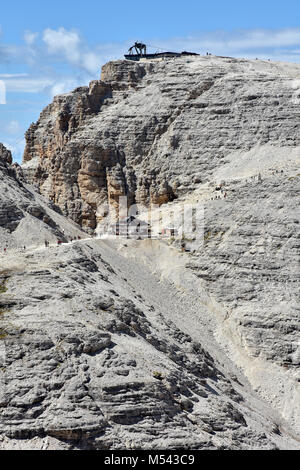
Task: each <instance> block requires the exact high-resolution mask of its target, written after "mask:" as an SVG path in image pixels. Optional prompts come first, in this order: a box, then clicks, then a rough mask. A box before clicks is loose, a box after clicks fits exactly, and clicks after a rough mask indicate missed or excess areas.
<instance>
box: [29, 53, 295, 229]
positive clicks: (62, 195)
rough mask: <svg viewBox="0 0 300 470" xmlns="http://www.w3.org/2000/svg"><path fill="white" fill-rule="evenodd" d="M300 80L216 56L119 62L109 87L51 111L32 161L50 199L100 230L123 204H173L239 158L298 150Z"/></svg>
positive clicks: (57, 102)
mask: <svg viewBox="0 0 300 470" xmlns="http://www.w3.org/2000/svg"><path fill="white" fill-rule="evenodd" d="M298 74H299V66H296V65H292V64H287V65H286V64H276V63H275V64H274V63H270V62H262V61H246V60H242V59H229V58H214V57H195V58H194V57H193V58H184V59H176V60H173V59H172V60H166V61H164V62H157V63H154V62H151V63H134V62H130V61H117V62H110V63H108V64H106V65H105V66H104V67H103V70H102V77H101V78H102V80H101V81H94V82H92V83H91V84H90V86H89V87H82V88H78V89H76V90H74V92H72V93H68V94H65V95H62V96H57V97H56V98H55V99H54V101H53V103H52V104H51V105H50V106H48V107H47V108H46V109H45V110H44V111H43V112H42V114H41V116H40V119H39V120H38V122H37V123H36V124H33V125H32V126H31V128H30V129H29V130H28V132H27V135H26V140H27V145H26V149H25V154H24V162H29V161H30V160H32V161H33V162H34V164H33V167H34V169H35V171H34V176H33V180H34V181H35V182H36V183H37V184H38V185H39V188H40V191H41V193H42V194H44V195H46V196H47V197H49V198H50V199H52V200H53V201H54V202H55V203H56V204H57V205H58V206H59V207H60V208H61V209H62V211H63V212H64V214H66V215H68V216H70V217H71V218H72V219H73V220H75V221H76V222H78V223H79V224H81V225H82V226H83V227H85V228H88V229H90V230H93V229H95V228H96V225H97V208H98V207H99V206H100V207H101V205H103V204H104V203H106V202H109V203H111V204H114V205H116V203H117V202H116V201H117V198H118V196H119V195H127V196H128V198H129V202H137V203H142V204H149V203H150V202H152V203H159V204H161V203H165V202H168V201H172V200H173V199H174V198H176V197H180V196H181V195H183V194H185V193H186V192H187V191H191V190H193V189H195V188H196V187H197V186H199V185H200V184H201V183H203V182H207V181H210V180H212V179H213V178H214V173H215V171H216V170H217V169H219V168H221V167H222V166H223V165H224V163H225V162H226V159H227V158H228V156H231V155H233V153H234V152H236V151H239V152H241V153H242V152H246V151H249V150H250V149H252V148H254V147H255V146H262V145H265V144H267V143H272V146H274V147H276V148H283V147H289V148H295V147H296V146H298V145H299V139H300V137H299V132H297V129H298V123H299V116H298V105H297V101H295V99H294V98H295V96H296V94H295V93H296V92H297V90H295V83H296V81H295V79H296V77H297V76H298ZM27 165H28V164H27ZM25 168H26V164H25ZM25 168H24V169H25ZM31 168H32V165H31Z"/></svg>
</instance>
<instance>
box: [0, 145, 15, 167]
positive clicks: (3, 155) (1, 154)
mask: <svg viewBox="0 0 300 470" xmlns="http://www.w3.org/2000/svg"><path fill="white" fill-rule="evenodd" d="M0 159H1V160H3V161H4V162H5V163H8V164H11V163H12V155H11V151H10V150H8V149H7V148H6V147H4V145H3V144H1V143H0Z"/></svg>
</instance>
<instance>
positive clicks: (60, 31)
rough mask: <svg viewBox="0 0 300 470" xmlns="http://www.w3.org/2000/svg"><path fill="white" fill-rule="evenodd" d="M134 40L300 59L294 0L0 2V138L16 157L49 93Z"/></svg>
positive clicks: (96, 69) (78, 79) (84, 79)
mask: <svg viewBox="0 0 300 470" xmlns="http://www.w3.org/2000/svg"><path fill="white" fill-rule="evenodd" d="M137 39H138V40H141V41H143V42H145V43H146V44H149V45H151V46H156V47H161V48H166V49H168V50H176V51H177V50H178V51H181V50H192V51H195V52H198V53H203V54H205V53H206V52H207V51H209V52H211V53H213V54H217V55H218V54H220V55H223V54H226V55H231V56H235V57H249V58H255V57H259V58H262V59H265V58H271V59H273V60H284V61H291V62H300V0H285V1H282V0H281V1H278V0H273V1H269V0H260V1H258V0H252V1H244V2H242V1H235V0H222V1H218V0H216V1H213V0H211V1H207V0H205V1H202V0H185V1H183V0H180V1H179V0H160V1H158V0H152V1H149V2H144V4H143V3H142V2H141V1H136V0H127V1H121V0H111V1H108V0H105V1H102V0H98V1H96V0H90V1H86V2H82V1H76V0H72V1H70V0H60V1H58V0H52V1H51V2H50V1H45V2H40V1H36V0H15V1H10V2H5V4H3V3H2V4H1V17H0V103H2V102H4V85H3V84H5V89H6V93H5V104H0V142H3V143H4V144H6V145H7V146H9V147H10V148H11V149H12V150H13V153H14V158H15V159H16V160H18V161H20V159H21V155H22V151H23V148H24V132H25V131H26V129H27V128H28V127H29V125H30V123H31V122H33V121H36V120H37V119H38V116H39V113H40V112H41V110H42V108H43V107H44V106H45V105H47V104H48V103H49V102H51V100H52V98H53V96H55V94H58V93H63V92H66V91H69V90H72V89H73V88H75V87H77V86H79V85H86V84H88V82H89V81H90V80H93V79H96V78H99V74H100V69H101V66H102V65H103V64H104V63H105V62H107V61H108V60H111V59H119V58H122V56H123V54H124V52H126V50H127V49H128V47H129V46H130V45H131V43H132V42H134V41H135V40H137ZM153 50H155V49H153Z"/></svg>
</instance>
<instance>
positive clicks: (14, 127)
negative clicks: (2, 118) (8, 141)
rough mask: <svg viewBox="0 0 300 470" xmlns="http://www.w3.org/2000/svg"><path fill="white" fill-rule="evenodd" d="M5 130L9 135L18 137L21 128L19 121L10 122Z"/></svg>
mask: <svg viewBox="0 0 300 470" xmlns="http://www.w3.org/2000/svg"><path fill="white" fill-rule="evenodd" d="M4 130H5V132H6V133H7V134H10V135H16V134H20V131H21V127H20V124H19V122H18V121H15V120H13V121H10V122H9V123H8V124H7V125H6V126H5V127H4Z"/></svg>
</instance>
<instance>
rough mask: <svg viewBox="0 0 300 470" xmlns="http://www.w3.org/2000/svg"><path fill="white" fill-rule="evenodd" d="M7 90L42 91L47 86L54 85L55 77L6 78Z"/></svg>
mask: <svg viewBox="0 0 300 470" xmlns="http://www.w3.org/2000/svg"><path fill="white" fill-rule="evenodd" d="M4 82H5V84H6V91H7V92H14V93H16V92H17V93H42V92H43V91H44V90H45V89H46V88H47V87H49V86H52V85H54V83H55V79H54V78H47V77H30V76H27V77H18V78H8V79H5V80H4Z"/></svg>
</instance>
